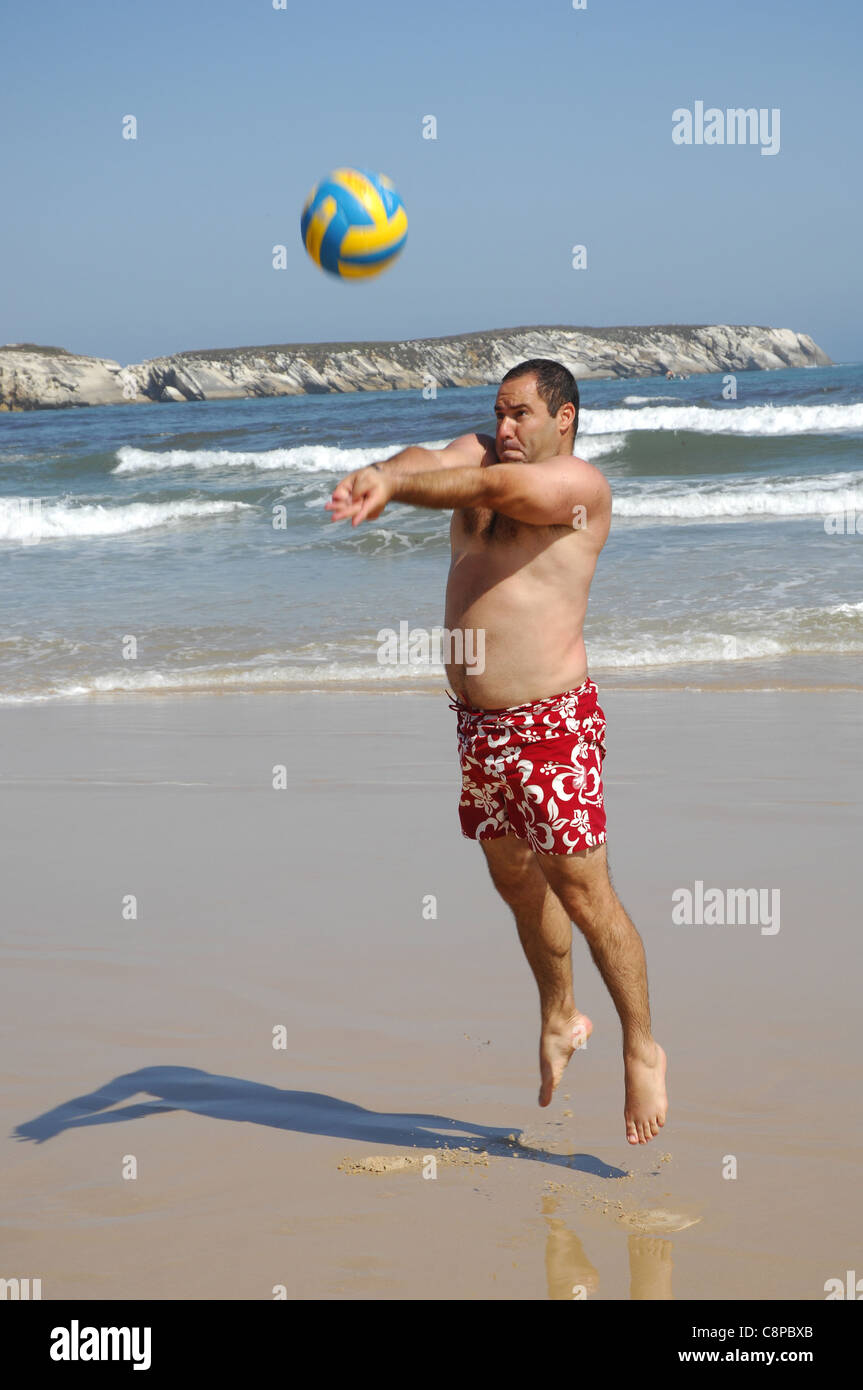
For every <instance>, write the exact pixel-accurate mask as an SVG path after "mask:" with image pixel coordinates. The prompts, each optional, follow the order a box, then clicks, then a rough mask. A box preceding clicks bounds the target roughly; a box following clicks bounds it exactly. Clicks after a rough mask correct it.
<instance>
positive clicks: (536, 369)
mask: <svg viewBox="0 0 863 1390" xmlns="http://www.w3.org/2000/svg"><path fill="white" fill-rule="evenodd" d="M520 376H536V394H537V395H538V396H539V398H540V400H542V401H544V402H545V408H546V410H547V411H548V413H549V415H550V416H551V417H552V419H555V418H556V417H557V412H558V411H559V410H560V407H561V406H562V405H566V404H567V402H568V403H569V404H570V405H574V406H575V416H574V418H573V421H572V442H573V444H575V436H576V435H577V434H578V384H577V383H576V380H575V377H574V376H573V375H572V372H571V371H569V369H568V368H567V367H563V366H561V364H560V363H559V362H552V361H551V359H550V358H549V357H531V358H529V359H528V361H527V362H519V363H518V364H517V366H515V367H510V369H509V371H508V372H507V374H506V376H505V377H503V378H502V380H501V383H500V384H501V386H502V385H503V383H504V382H505V381H514V380H515V379H516V378H517V377H520Z"/></svg>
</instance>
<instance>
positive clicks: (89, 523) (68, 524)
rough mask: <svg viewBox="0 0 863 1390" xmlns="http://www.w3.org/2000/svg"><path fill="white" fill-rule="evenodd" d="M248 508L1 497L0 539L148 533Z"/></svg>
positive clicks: (223, 504) (238, 504) (239, 504)
mask: <svg viewBox="0 0 863 1390" xmlns="http://www.w3.org/2000/svg"><path fill="white" fill-rule="evenodd" d="M253 510H254V508H252V507H250V506H249V505H248V503H246V502H220V501H213V502H195V501H176V502H129V503H126V504H124V505H120V506H109V507H106V506H103V505H101V503H74V502H43V501H42V500H41V499H35V500H34V499H33V498H29V497H3V498H0V540H6V541H10V540H11V541H24V542H28V541H29V542H35V541H44V540H63V539H66V538H67V537H72V538H75V539H82V538H86V537H88V536H123V535H127V534H129V533H131V532H134V531H149V530H152V529H153V527H156V526H169V525H175V524H177V523H181V522H186V521H198V520H203V519H204V518H206V517H213V516H227V515H231V514H233V513H235V512H239V511H253Z"/></svg>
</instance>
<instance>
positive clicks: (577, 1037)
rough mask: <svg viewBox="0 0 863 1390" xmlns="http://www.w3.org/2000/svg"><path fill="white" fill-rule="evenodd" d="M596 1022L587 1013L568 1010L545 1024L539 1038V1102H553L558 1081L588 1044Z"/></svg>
mask: <svg viewBox="0 0 863 1390" xmlns="http://www.w3.org/2000/svg"><path fill="white" fill-rule="evenodd" d="M592 1032H593V1024H592V1023H591V1021H590V1019H589V1018H588V1016H587V1014H580V1013H578V1012H577V1011H576V1012H575V1013H574V1014H567V1015H566V1016H565V1017H564V1018H562V1019H559V1020H558V1021H556V1022H552V1021H551V1020H550V1021H549V1022H547V1023H545V1024H544V1025H543V1029H542V1034H541V1036H540V1039H539V1075H540V1087H539V1103H540V1105H550V1104H551V1098H552V1096H553V1094H554V1091H555V1089H556V1087H557V1083H558V1082H559V1081H560V1078H561V1077H562V1076H563V1073H564V1070H565V1068H566V1064H567V1062H568V1061H569V1059H570V1057H571V1056H572V1054H573V1052H577V1051H579V1050H580V1049H581V1048H584V1047H587V1040H588V1038H589V1037H590V1035H591V1033H592Z"/></svg>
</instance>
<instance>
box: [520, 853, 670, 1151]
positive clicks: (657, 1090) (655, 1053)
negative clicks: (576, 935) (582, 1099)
mask: <svg viewBox="0 0 863 1390" xmlns="http://www.w3.org/2000/svg"><path fill="white" fill-rule="evenodd" d="M535 858H536V861H537V865H538V867H539V868H540V870H541V871H542V873H543V875H544V877H545V879H546V881H547V883H548V884H549V886H550V887H551V888H552V889H553V890H554V892H555V894H556V895H557V897H558V899H559V900H560V902H561V903H562V904H563V907H564V909H565V911H566V913H567V914H568V915H569V916H570V917H571V918H572V920H573V922H575V924H576V926H577V927H578V928H579V929H580V930H581V932H582V935H583V936H584V938H585V940H586V941H587V944H588V946H589V947H590V954H591V955H592V956H593V959H594V961H595V963H596V966H597V968H598V970H599V972H600V974H601V975H602V978H603V980H604V981H605V983H606V986H607V988H608V992H609V994H610V995H611V997H612V999H613V1000H614V1005H615V1008H616V1009H617V1012H618V1015H619V1017H620V1023H621V1027H622V1028H623V1065H624V1073H625V1078H626V1101H625V1106H624V1118H625V1121H626V1137H627V1139H628V1140H629V1142H630V1143H631V1144H647V1143H649V1142H650V1140H651V1139H653V1138H655V1136H656V1135H657V1134H658V1133H659V1131H660V1128H661V1127H662V1125H664V1124H665V1117H666V1114H667V1111H668V1098H667V1096H666V1093H665V1067H666V1059H665V1053H664V1052H663V1050H662V1048H661V1047H660V1046H659V1044H658V1043H657V1042H656V1041H655V1040H654V1038H653V1036H652V1035H651V1032H650V1006H649V1004H648V999H647V967H646V963H645V959H644V947H643V946H642V944H641V937H640V936H639V935H638V932H637V931H636V929H635V927H634V925H633V923H632V922H631V921H630V919H629V917H628V916H627V914H626V911H625V909H624V906H623V904H622V903H621V901H620V899H619V898H618V896H617V894H616V893H615V891H614V889H613V888H612V886H611V880H610V878H609V875H608V858H607V854H606V847H605V845H599V846H598V847H597V848H595V849H589V850H582V851H580V852H579V853H577V854H571V855H570V854H536V856H535Z"/></svg>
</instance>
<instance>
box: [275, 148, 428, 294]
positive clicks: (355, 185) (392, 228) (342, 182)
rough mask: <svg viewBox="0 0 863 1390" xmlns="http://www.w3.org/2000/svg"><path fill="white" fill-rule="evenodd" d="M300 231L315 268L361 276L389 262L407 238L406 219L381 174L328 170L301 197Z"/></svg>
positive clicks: (392, 187)
mask: <svg viewBox="0 0 863 1390" xmlns="http://www.w3.org/2000/svg"><path fill="white" fill-rule="evenodd" d="M300 233H301V235H302V238H303V245H304V246H305V248H306V250H307V251H308V253H309V255H310V256H311V258H312V260H313V261H314V263H315V265H317V266H319V267H320V268H321V270H326V271H328V272H329V273H330V274H331V275H338V276H339V277H340V278H341V279H343V280H364V279H369V278H370V277H371V276H372V275H380V273H381V271H382V270H386V269H387V267H388V266H391V265H392V263H393V261H394V260H395V258H396V256H397V255H398V254H399V252H400V251H401V249H402V247H403V246H404V244H405V241H406V240H407V234H408V218H407V213H406V212H405V209H404V204H403V202H402V200H401V198H400V197H399V195H398V193H397V192H396V189H395V185H394V184H393V182H392V179H388V178H387V176H386V174H374V173H372V172H371V171H370V170H368V169H334V170H333V172H332V173H331V174H327V176H326V178H324V179H321V180H320V181H319V182H318V183H316V184H315V186H314V188H313V189H312V191H311V193H310V194H309V196H308V198H307V199H306V201H305V204H304V206H303V215H302V218H301V220H300Z"/></svg>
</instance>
